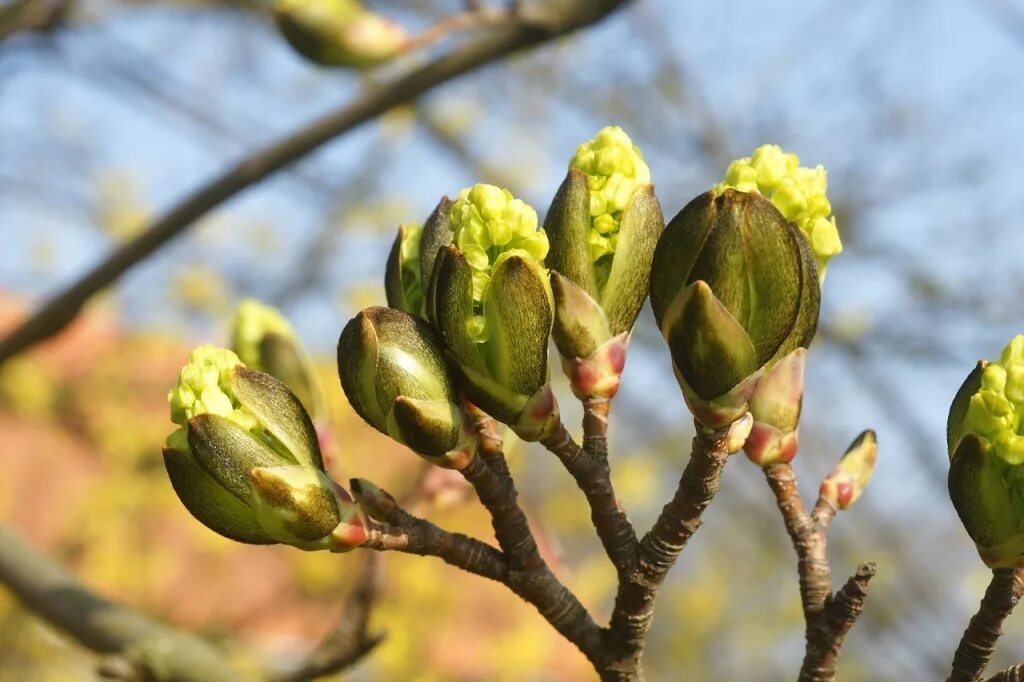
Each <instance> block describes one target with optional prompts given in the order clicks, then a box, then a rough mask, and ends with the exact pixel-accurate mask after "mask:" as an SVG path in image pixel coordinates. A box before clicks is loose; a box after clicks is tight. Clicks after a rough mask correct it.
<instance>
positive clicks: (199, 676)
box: [0, 525, 249, 682]
mask: <svg viewBox="0 0 1024 682" xmlns="http://www.w3.org/2000/svg"><path fill="white" fill-rule="evenodd" d="M0 583H2V584H3V585H4V586H6V587H7V588H9V589H10V590H11V592H12V593H13V594H14V595H15V596H16V597H17V598H18V599H20V600H21V601H22V602H23V603H24V604H25V606H26V607H27V608H28V609H30V610H31V611H32V612H33V613H35V614H36V615H38V616H40V617H41V618H43V619H44V620H46V621H47V622H49V623H50V624H51V625H53V626H54V627H56V628H58V629H60V630H62V631H64V632H65V633H67V634H68V635H70V636H71V637H72V638H74V639H75V640H76V641H77V642H78V643H79V644H81V645H82V646H84V647H86V648H87V649H90V650H91V651H94V652H96V653H100V654H111V655H115V656H117V657H118V658H119V659H123V660H122V663H124V664H127V665H128V666H129V667H131V668H133V669H135V670H141V671H143V672H144V673H145V674H146V675H147V678H146V679H160V680H181V681H183V682H188V681H195V682H205V681H207V680H245V679H249V678H248V677H246V676H245V675H244V674H243V673H242V672H240V671H238V670H236V669H234V668H233V667H232V666H230V665H228V663H227V662H226V661H225V658H226V657H225V655H224V654H223V652H220V651H218V650H217V649H216V648H214V647H213V646H212V645H210V644H209V643H208V642H206V641H205V640H203V639H201V638H199V637H195V636H192V635H190V634H187V633H185V632H181V631H178V630H175V629H173V628H171V627H169V626H167V625H164V624H162V623H159V622H157V621H155V620H153V619H151V618H148V617H146V616H144V615H142V614H141V613H138V612H137V611H133V610H132V609H130V608H128V607H125V606H121V605H120V604H115V603H114V602H111V601H108V600H106V599H104V598H103V597H101V596H99V595H97V594H94V593H93V592H90V591H89V590H88V589H86V588H85V587H83V586H82V585H80V584H79V583H78V582H77V581H76V580H75V579H74V578H73V577H72V576H71V575H70V574H68V573H67V572H66V571H65V570H64V569H63V568H61V567H60V566H58V565H56V564H55V563H53V562H52V561H50V559H48V558H47V557H45V556H44V555H42V554H40V553H39V552H38V551H36V550H35V549H34V548H33V547H31V546H30V545H29V544H28V543H27V542H25V541H24V540H23V539H21V537H19V536H18V535H17V534H16V533H14V531H12V530H10V529H9V528H7V527H5V526H2V525H0Z"/></svg>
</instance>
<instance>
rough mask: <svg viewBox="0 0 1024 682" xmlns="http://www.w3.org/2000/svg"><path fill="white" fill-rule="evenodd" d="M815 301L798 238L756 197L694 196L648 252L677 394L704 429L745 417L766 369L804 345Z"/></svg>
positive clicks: (808, 256) (813, 275) (809, 262)
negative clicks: (655, 245)
mask: <svg viewBox="0 0 1024 682" xmlns="http://www.w3.org/2000/svg"><path fill="white" fill-rule="evenodd" d="M820 299H821V291H820V287H819V285H818V278H817V271H816V267H815V263H814V258H813V254H812V253H811V251H810V248H809V247H808V245H807V242H806V240H804V239H803V237H801V236H800V233H799V231H798V230H797V229H796V228H795V227H794V226H793V225H792V224H791V223H789V222H787V221H786V219H785V218H783V216H782V214H781V213H779V211H778V209H776V208H775V207H774V206H773V205H772V204H771V202H769V201H768V200H767V199H765V198H763V197H761V196H759V195H758V194H752V193H746V192H739V191H736V190H733V189H726V190H724V191H723V192H722V193H721V194H718V195H716V194H714V193H713V192H708V193H705V194H702V195H701V196H699V197H697V198H696V199H694V200H693V201H691V202H690V203H689V204H687V205H686V206H685V207H684V208H683V210H682V211H680V212H679V214H678V215H677V216H676V217H675V218H673V219H672V221H671V222H670V223H669V225H668V227H667V228H666V229H665V232H664V233H663V235H662V237H661V239H660V240H659V242H658V247H657V249H656V250H655V253H654V262H653V266H652V272H651V307H652V308H653V309H654V315H655V317H656V318H657V320H658V324H659V326H660V328H661V331H662V334H663V335H664V337H665V340H666V341H667V342H668V345H669V349H670V350H671V353H672V360H673V366H674V368H675V372H676V377H677V379H678V380H679V384H680V386H681V388H682V390H683V396H684V397H685V398H686V401H687V404H688V405H689V407H690V410H691V412H693V414H694V416H695V417H696V418H697V419H698V420H699V421H700V422H701V423H702V424H703V425H704V426H705V427H707V428H711V429H720V428H724V427H725V426H727V425H728V424H729V423H731V422H732V421H734V420H735V419H738V418H739V417H740V416H742V415H743V414H745V413H746V411H747V401H748V400H749V399H750V396H751V395H752V393H753V391H754V389H755V388H756V386H757V382H758V381H759V380H760V377H761V375H762V374H763V373H764V372H765V371H766V369H768V368H770V367H771V366H772V365H774V363H775V362H777V361H778V360H779V359H781V358H782V357H784V356H786V355H788V354H789V353H791V352H792V351H794V350H796V349H797V348H801V347H806V346H807V344H808V343H810V341H811V339H812V338H813V336H814V332H815V330H816V328H817V322H818V309H819V305H820Z"/></svg>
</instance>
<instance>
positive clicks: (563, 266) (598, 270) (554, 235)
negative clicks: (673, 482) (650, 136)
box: [544, 127, 664, 397]
mask: <svg viewBox="0 0 1024 682" xmlns="http://www.w3.org/2000/svg"><path fill="white" fill-rule="evenodd" d="M663 227H664V219H663V218H662V214H661V207H660V205H659V204H658V200H657V198H656V197H655V196H654V191H653V188H652V186H651V175H650V170H649V169H648V168H647V164H646V163H644V160H643V156H642V154H641V153H640V150H639V149H638V148H637V147H635V146H634V145H633V143H632V141H631V140H630V139H629V136H628V135H626V133H625V132H623V130H622V129H621V128H619V127H607V128H604V129H602V130H601V131H600V132H599V133H598V134H597V136H596V137H595V138H594V139H593V140H591V141H589V142H586V143H584V144H581V145H580V146H579V148H578V149H577V151H576V155H575V156H574V157H573V158H572V160H571V161H570V163H569V172H568V174H567V175H566V178H565V181H564V182H563V183H562V185H561V187H559V189H558V192H557V193H556V194H555V198H554V200H553V201H552V203H551V208H550V209H549V210H548V214H547V218H546V220H545V221H544V228H545V231H546V232H547V233H548V235H549V238H550V240H551V252H550V253H549V254H548V258H547V261H546V263H547V265H548V266H549V267H550V268H551V269H552V270H553V271H557V272H558V273H559V276H560V277H561V278H562V279H561V281H559V282H556V281H555V280H554V275H553V279H552V288H553V290H554V295H555V311H556V314H555V323H554V332H553V335H554V339H555V345H556V346H557V347H558V351H559V353H560V354H561V356H562V358H563V359H564V361H563V363H562V366H563V369H564V370H565V371H566V373H567V375H568V376H569V379H570V381H573V384H574V391H575V392H576V393H577V395H578V396H579V395H581V394H585V392H583V391H581V390H579V387H578V386H577V385H576V381H575V379H574V377H575V375H576V372H575V369H576V366H577V363H576V361H587V360H588V359H591V356H592V355H593V354H594V352H595V351H596V350H597V348H598V346H601V345H603V344H605V343H606V342H608V341H609V340H611V339H612V337H616V336H619V335H622V334H627V335H628V333H629V331H630V330H631V329H632V328H633V323H634V322H635V321H636V317H637V315H638V314H639V313H640V308H641V307H642V306H643V302H644V300H645V299H646V297H647V290H648V285H649V282H650V272H651V258H652V256H653V254H654V247H655V245H656V244H657V241H658V237H659V235H660V234H661V231H662V229H663ZM624 350H625V342H619V343H618V344H616V353H618V352H619V351H624ZM593 360H594V361H597V362H600V359H599V358H594V359H593ZM605 369H607V368H605ZM619 372H620V373H621V367H620V368H619ZM603 383H612V382H611V377H609V379H608V381H606V382H603ZM614 385H615V386H616V387H617V386H618V381H617V377H615V381H614ZM613 394H614V391H613ZM584 397H611V396H610V395H606V394H586V395H584Z"/></svg>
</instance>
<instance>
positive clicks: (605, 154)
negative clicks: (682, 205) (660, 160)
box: [569, 126, 651, 263]
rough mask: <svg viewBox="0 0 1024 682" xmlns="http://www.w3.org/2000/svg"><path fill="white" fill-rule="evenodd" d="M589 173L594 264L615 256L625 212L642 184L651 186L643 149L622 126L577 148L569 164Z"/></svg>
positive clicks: (592, 256) (605, 129)
mask: <svg viewBox="0 0 1024 682" xmlns="http://www.w3.org/2000/svg"><path fill="white" fill-rule="evenodd" d="M569 166H570V167H572V168H578V169H579V170H581V171H583V172H584V173H586V174H587V187H588V188H589V189H590V226H591V231H590V234H589V235H588V242H589V244H590V255H591V258H593V260H594V262H595V263H596V262H598V261H599V260H600V259H602V258H604V257H605V256H610V255H612V254H614V253H615V248H616V246H617V245H618V238H619V236H618V233H619V223H620V222H621V220H622V211H623V210H625V208H626V204H628V203H629V200H630V198H631V197H632V196H633V192H634V190H636V188H637V187H638V186H639V185H649V184H651V171H650V169H649V168H648V167H647V164H646V163H644V157H643V154H641V153H640V149H639V148H638V147H636V146H635V145H634V144H633V141H632V140H630V139H629V135H627V134H626V132H625V131H624V130H623V129H622V128H620V127H618V126H608V127H606V128H602V129H601V131H600V132H599V133H598V134H597V135H596V136H595V137H594V139H593V140H591V141H590V142H584V143H583V144H581V145H580V146H579V147H578V148H577V149H576V155H575V156H574V157H572V161H570V162H569Z"/></svg>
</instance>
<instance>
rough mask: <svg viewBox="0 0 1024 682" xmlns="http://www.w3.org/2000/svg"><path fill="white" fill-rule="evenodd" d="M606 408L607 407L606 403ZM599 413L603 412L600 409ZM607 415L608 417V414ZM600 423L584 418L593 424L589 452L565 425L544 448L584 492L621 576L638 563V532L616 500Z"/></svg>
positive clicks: (591, 425)
mask: <svg viewBox="0 0 1024 682" xmlns="http://www.w3.org/2000/svg"><path fill="white" fill-rule="evenodd" d="M604 405H605V406H607V403H604ZM596 409H597V410H598V412H600V411H601V408H596ZM604 414H605V415H607V412H605V413H604ZM598 420H599V417H596V416H595V413H594V412H593V409H592V410H591V414H590V416H589V417H585V418H584V423H585V424H590V427H589V428H590V432H589V433H590V438H589V440H588V439H587V438H586V437H585V439H584V442H585V443H589V447H587V448H581V447H580V446H579V445H578V444H577V443H576V442H575V441H574V440H573V439H572V436H571V435H570V434H569V431H568V430H567V429H566V428H565V425H564V424H559V426H558V430H557V431H556V432H555V433H554V434H553V435H552V436H551V437H549V438H546V439H544V441H542V444H543V445H544V447H546V448H547V449H548V450H549V451H551V452H552V453H554V455H555V456H556V457H558V459H559V460H560V461H561V462H562V465H563V466H565V468H566V470H567V471H568V472H569V473H570V474H571V475H572V477H573V478H574V479H575V480H576V485H577V486H579V488H580V490H582V491H583V494H584V496H585V497H586V498H587V502H588V503H589V504H590V518H591V521H592V522H593V524H594V529H595V530H596V531H597V535H598V537H599V538H600V539H601V544H602V545H603V546H604V549H605V552H606V553H607V554H608V557H609V558H610V559H611V561H612V564H613V565H614V566H615V569H616V571H618V572H619V574H620V576H621V575H622V574H623V573H625V572H626V571H628V570H629V569H630V567H631V566H632V565H633V564H634V562H635V560H636V551H637V539H636V531H634V530H633V524H632V523H630V521H629V518H628V517H627V516H626V512H625V511H623V509H622V507H621V505H619V500H618V498H617V497H616V496H615V488H614V487H613V486H612V479H611V471H610V469H609V466H608V441H607V439H606V438H605V436H604V433H603V432H602V431H600V430H599V429H598V428H597V427H596V426H594V422H596V421H598Z"/></svg>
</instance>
